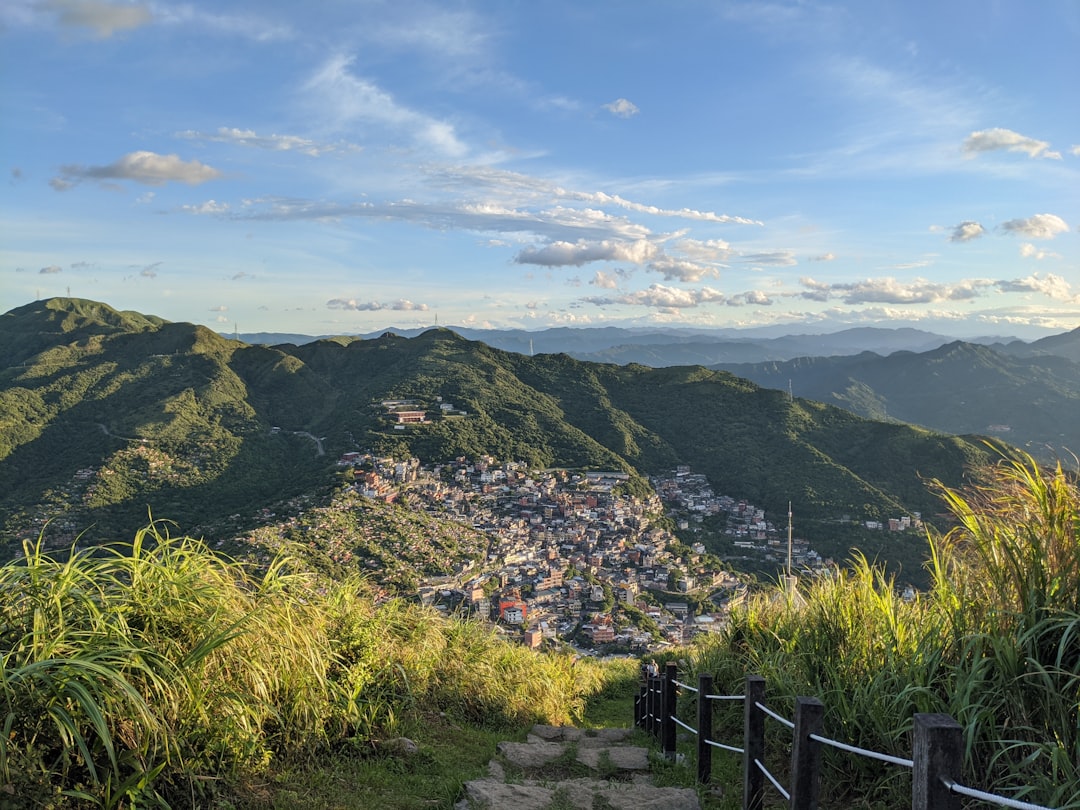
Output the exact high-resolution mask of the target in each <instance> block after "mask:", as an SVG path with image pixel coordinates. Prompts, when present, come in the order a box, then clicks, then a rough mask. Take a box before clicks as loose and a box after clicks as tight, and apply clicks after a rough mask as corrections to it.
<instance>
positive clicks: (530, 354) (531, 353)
mask: <svg viewBox="0 0 1080 810" xmlns="http://www.w3.org/2000/svg"><path fill="white" fill-rule="evenodd" d="M532 340H533V339H532V338H529V357H535V356H536V352H534V351H533V344H532Z"/></svg>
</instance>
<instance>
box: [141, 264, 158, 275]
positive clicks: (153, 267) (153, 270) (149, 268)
mask: <svg viewBox="0 0 1080 810" xmlns="http://www.w3.org/2000/svg"><path fill="white" fill-rule="evenodd" d="M159 267H161V262H154V263H153V264H148V265H146V266H145V267H143V268H142V269H141V270H140V271H139V275H140V276H142V277H143V278H157V269H158V268H159Z"/></svg>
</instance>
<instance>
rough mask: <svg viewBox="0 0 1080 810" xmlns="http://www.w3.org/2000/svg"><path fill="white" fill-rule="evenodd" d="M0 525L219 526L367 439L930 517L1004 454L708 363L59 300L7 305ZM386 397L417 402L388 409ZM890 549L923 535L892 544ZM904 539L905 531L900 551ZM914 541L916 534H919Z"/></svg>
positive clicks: (432, 453) (2, 333)
mask: <svg viewBox="0 0 1080 810" xmlns="http://www.w3.org/2000/svg"><path fill="white" fill-rule="evenodd" d="M0 345H3V346H4V353H3V359H2V361H0V362H2V363H3V366H2V368H0V525H2V527H3V529H2V531H3V536H4V537H5V538H7V539H8V540H9V541H10V540H11V539H12V538H14V537H21V536H26V535H27V533H28V532H31V533H33V532H36V531H37V530H39V529H40V528H41V524H40V519H41V518H42V517H43V516H46V515H48V516H52V517H53V518H54V524H53V525H52V526H51V527H50V530H52V529H54V528H55V529H56V530H63V531H80V530H86V531H87V534H86V535H85V537H84V540H85V541H86V542H97V541H100V540H103V539H117V534H118V533H119V534H120V536H121V537H130V531H131V527H132V526H138V525H141V524H142V523H143V522H145V520H146V517H147V510H148V509H149V510H151V511H152V513H153V515H154V516H156V517H162V518H169V519H172V520H175V521H177V522H178V523H179V524H180V527H181V530H183V531H198V532H205V533H207V534H209V535H211V536H215V533H217V532H220V531H223V530H224V529H223V527H234V526H235V525H237V522H238V521H240V522H242V521H243V519H244V516H250V515H252V514H254V513H255V512H257V511H259V510H263V509H265V510H266V511H267V512H269V511H271V510H272V508H273V504H275V503H277V502H280V501H281V500H283V499H285V498H289V497H291V496H294V495H299V494H303V493H311V492H313V491H327V489H328V488H330V487H333V486H335V481H336V480H337V478H336V476H337V475H338V473H336V472H335V470H336V467H335V463H334V462H335V460H336V459H337V458H338V456H339V455H340V454H342V453H344V452H347V451H352V450H360V449H370V450H372V451H375V452H378V453H384V454H390V455H395V456H397V457H403V456H408V455H415V456H417V457H419V458H421V459H423V460H425V461H434V460H439V459H450V458H454V457H457V456H468V457H477V456H479V455H482V454H488V455H491V456H493V457H495V458H496V459H502V460H512V459H515V460H516V459H520V460H525V461H528V462H530V463H532V464H534V465H538V466H542V467H549V466H566V467H572V468H578V469H593V470H596V469H614V470H622V471H625V472H628V473H630V474H631V480H630V483H629V484H628V486H630V487H632V488H634V487H641V486H643V476H645V475H647V474H649V473H654V472H662V471H667V470H670V469H672V468H673V467H674V466H675V465H677V464H689V465H691V466H692V467H693V468H694V469H695V470H696V471H699V472H703V473H705V474H707V475H708V476H709V478H710V480H711V482H712V483H713V486H714V487H715V488H716V490H717V491H719V492H723V493H725V494H730V495H733V496H735V497H739V498H746V499H748V500H751V501H753V502H754V503H756V504H758V505H761V506H763V507H765V508H766V509H768V510H771V511H772V512H773V513H774V514H775V513H778V512H783V511H786V508H787V503H788V502H789V501H791V502H792V503H793V505H794V509H795V510H796V512H797V513H798V514H799V515H800V516H801V517H803V518H804V519H805V520H807V521H809V520H812V519H817V520H821V521H834V520H836V519H837V518H840V517H850V518H853V519H867V518H872V519H883V518H887V517H891V516H897V515H900V514H906V513H910V512H911V511H921V512H923V513H924V515H926V516H927V517H931V516H932V515H933V513H935V512H936V511H938V510H939V506H940V502H939V501H938V500H937V498H936V497H935V496H933V495H931V494H930V493H929V492H928V490H927V487H926V481H927V480H928V479H933V478H936V479H939V480H941V481H943V482H945V483H946V484H949V485H956V484H959V483H960V482H961V481H962V480H964V477H965V475H966V474H967V472H968V471H969V470H970V468H971V467H972V466H973V465H977V464H980V463H985V462H986V461H987V460H990V459H993V458H995V457H997V453H999V452H1004V453H1007V452H1009V450H1008V448H1007V447H1006V446H1004V445H998V446H997V448H996V449H991V448H990V447H988V446H987V445H985V444H984V443H983V441H982V440H981V439H979V438H977V437H968V438H963V437H956V436H951V435H945V434H942V433H935V432H931V431H927V430H923V429H919V428H915V427H910V426H907V425H903V424H898V423H895V422H890V423H884V422H880V421H872V420H868V419H864V418H861V417H859V416H856V415H854V414H852V413H850V412H848V411H846V410H843V409H841V408H838V407H834V406H832V405H826V404H821V403H818V402H813V401H810V400H806V399H794V400H793V399H791V398H790V397H789V396H788V394H787V392H784V391H776V390H769V389H766V388H761V387H759V386H757V385H755V384H754V383H752V382H749V381H747V380H744V379H740V378H738V377H735V376H733V375H732V374H729V373H727V372H724V371H718V370H709V369H706V368H703V367H701V366H679V367H668V368H656V369H654V368H648V367H646V366H643V365H626V366H617V365H613V364H598V363H591V362H584V361H580V360H575V359H574V358H572V357H570V356H568V355H567V354H536V355H535V356H529V355H527V354H522V353H512V352H507V351H502V350H499V349H496V348H493V347H491V346H488V345H486V344H484V343H480V342H476V341H470V340H467V339H466V338H464V337H462V336H460V335H457V334H455V333H454V332H451V331H449V330H445V329H432V330H429V331H427V332H424V333H423V334H421V335H418V336H416V337H412V338H406V337H401V336H395V335H391V334H384V335H383V336H380V337H376V338H370V339H361V338H333V339H326V340H319V341H315V342H311V343H306V344H304V345H301V346H298V345H287V344H286V345H279V346H274V347H270V346H256V345H251V344H248V343H245V342H242V341H236V340H231V339H228V338H226V337H223V336H221V335H219V334H217V333H215V332H213V331H211V330H209V329H207V328H205V327H202V326H195V325H192V324H185V323H168V322H165V321H163V320H162V319H160V318H155V317H152V316H147V315H142V314H139V313H133V312H118V311H116V310H114V309H112V308H110V307H108V306H107V305H106V304H102V303H98V302H92V301H85V300H80V299H66V298H56V299H50V300H47V301H39V302H35V303H33V304H29V305H26V306H23V307H19V308H17V309H14V310H12V311H10V312H8V313H6V314H4V315H3V316H0ZM389 402H399V403H408V404H402V407H405V408H407V409H410V410H416V411H421V410H422V411H425V412H426V414H427V417H426V421H425V422H424V423H422V424H415V425H409V424H398V422H399V419H400V417H397V416H395V415H394V414H393V413H392V412H391V409H392V408H393V407H394V406H393V405H392V404H387V403H389ZM888 542H889V543H891V544H892V547H893V552H895V553H896V554H897V555H899V554H900V550H899V547H900V546H901V545H903V544H904V543H907V544H908V547H907V551H906V552H905V553H908V554H910V553H912V548H914V547H916V546H918V545H919V542H918V540H917V539H908V540H898V539H892V540H889V541H888ZM912 544H914V546H913V545H912ZM923 545H924V544H923Z"/></svg>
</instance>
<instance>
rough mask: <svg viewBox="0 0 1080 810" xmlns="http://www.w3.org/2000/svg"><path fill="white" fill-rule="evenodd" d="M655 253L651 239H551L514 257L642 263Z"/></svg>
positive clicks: (521, 260) (550, 263) (553, 263)
mask: <svg viewBox="0 0 1080 810" xmlns="http://www.w3.org/2000/svg"><path fill="white" fill-rule="evenodd" d="M656 254H657V247H656V245H654V244H653V243H652V242H649V241H648V240H645V239H639V240H637V241H635V242H613V241H608V240H605V241H601V242H586V241H584V240H579V241H578V242H575V243H571V242H551V243H550V244H547V245H543V246H541V247H531V248H526V249H524V250H522V251H521V252H520V253H518V255H517V256H515V257H514V261H515V262H516V263H518V264H539V265H542V266H545V267H566V266H573V267H580V266H581V265H583V264H588V263H589V262H620V261H622V262H630V263H631V264H644V263H645V262H647V261H649V260H650V259H652V258H653V257H654V256H655V255H656Z"/></svg>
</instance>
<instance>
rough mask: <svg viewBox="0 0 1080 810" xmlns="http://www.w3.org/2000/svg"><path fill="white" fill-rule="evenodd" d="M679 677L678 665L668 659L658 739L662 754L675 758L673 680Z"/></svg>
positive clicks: (674, 692) (674, 697)
mask: <svg viewBox="0 0 1080 810" xmlns="http://www.w3.org/2000/svg"><path fill="white" fill-rule="evenodd" d="M678 678H679V665H678V664H677V663H676V662H674V661H668V662H667V664H666V665H665V667H664V695H663V699H662V700H661V701H660V706H661V711H662V719H661V722H660V741H661V747H662V748H663V751H664V756H665V757H667V758H668V759H675V708H676V707H675V701H676V694H677V692H676V686H675V681H676V680H678Z"/></svg>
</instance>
